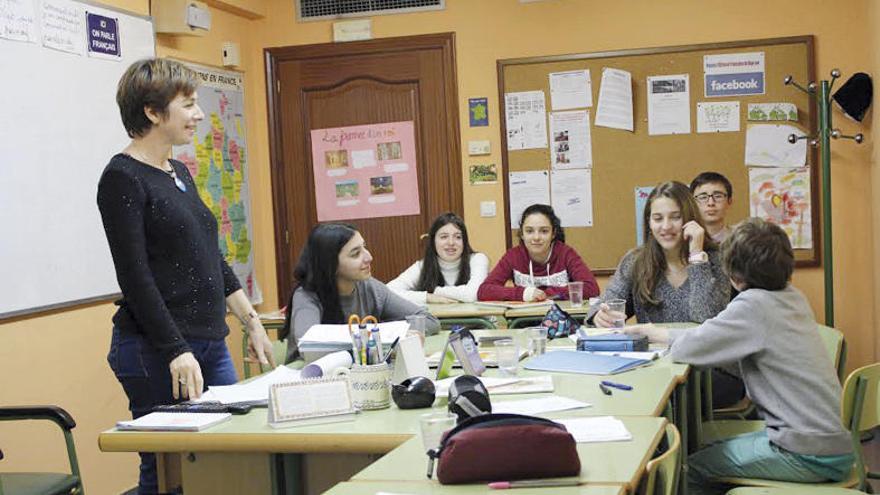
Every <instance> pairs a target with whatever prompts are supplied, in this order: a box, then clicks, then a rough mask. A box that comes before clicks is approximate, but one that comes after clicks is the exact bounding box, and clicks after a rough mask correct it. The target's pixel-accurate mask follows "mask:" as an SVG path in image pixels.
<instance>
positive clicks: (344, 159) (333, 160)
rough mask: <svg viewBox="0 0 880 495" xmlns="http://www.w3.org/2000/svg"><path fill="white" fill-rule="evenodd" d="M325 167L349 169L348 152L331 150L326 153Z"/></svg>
mask: <svg viewBox="0 0 880 495" xmlns="http://www.w3.org/2000/svg"><path fill="white" fill-rule="evenodd" d="M324 166H325V167H327V168H331V169H332V168H348V151H346V150H331V151H325V152H324Z"/></svg>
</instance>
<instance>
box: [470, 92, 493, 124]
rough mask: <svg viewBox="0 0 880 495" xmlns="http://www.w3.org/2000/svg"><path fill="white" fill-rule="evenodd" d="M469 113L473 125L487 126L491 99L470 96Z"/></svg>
mask: <svg viewBox="0 0 880 495" xmlns="http://www.w3.org/2000/svg"><path fill="white" fill-rule="evenodd" d="M468 114H469V115H470V124H471V127H486V126H487V125H489V99H488V98H486V97H482V98H468Z"/></svg>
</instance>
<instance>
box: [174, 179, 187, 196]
mask: <svg viewBox="0 0 880 495" xmlns="http://www.w3.org/2000/svg"><path fill="white" fill-rule="evenodd" d="M174 185H175V186H177V188H178V189H180V192H186V184H184V183H183V181H182V180H180V178H178V177H177V176H176V175H175V176H174Z"/></svg>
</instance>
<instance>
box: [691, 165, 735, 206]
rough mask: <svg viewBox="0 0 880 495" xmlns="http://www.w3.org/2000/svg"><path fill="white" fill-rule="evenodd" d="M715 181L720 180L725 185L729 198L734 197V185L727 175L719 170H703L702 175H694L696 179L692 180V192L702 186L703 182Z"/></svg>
mask: <svg viewBox="0 0 880 495" xmlns="http://www.w3.org/2000/svg"><path fill="white" fill-rule="evenodd" d="M713 182H718V183H720V184H723V185H724V189H725V190H726V191H727V198H728V199H730V198H732V197H733V185H732V184H731V183H730V181H729V180H728V179H727V177H725V176H723V175H721V174H719V173H718V172H703V173H701V174H700V175H698V176H696V177H694V180H692V181H691V193H694V192H696V190H697V188H698V187H700V186H702V185H703V184H711V183H713Z"/></svg>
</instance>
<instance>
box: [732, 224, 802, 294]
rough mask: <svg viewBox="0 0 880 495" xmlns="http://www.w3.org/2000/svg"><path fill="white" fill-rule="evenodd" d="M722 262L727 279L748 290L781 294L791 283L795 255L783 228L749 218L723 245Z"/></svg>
mask: <svg viewBox="0 0 880 495" xmlns="http://www.w3.org/2000/svg"><path fill="white" fill-rule="evenodd" d="M721 262H722V265H723V266H724V271H725V272H726V273H727V276H728V277H730V278H731V279H732V280H733V281H734V282H736V283H739V284H745V285H746V288H748V289H765V290H780V289H784V288H785V286H786V285H788V282H789V280H791V274H792V272H793V271H794V251H793V250H792V249H791V241H789V239H788V234H786V233H785V231H784V230H782V228H781V227H780V226H778V225H776V224H775V223H771V222H768V221H766V220H762V219H760V218H748V219H746V220H743V221H742V222H741V223H740V224H739V225H737V226H736V227H735V228H734V230H733V232H732V233H731V234H730V236H729V237H728V238H727V240H725V241H724V244H722V247H721Z"/></svg>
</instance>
